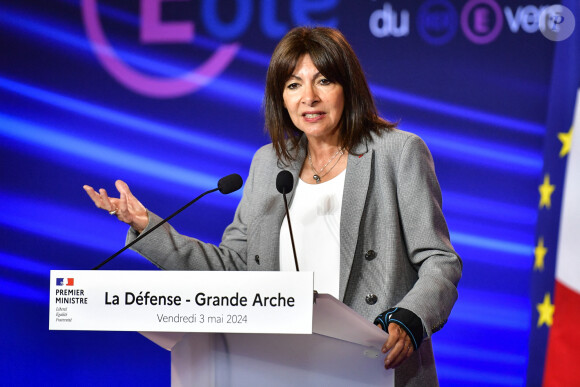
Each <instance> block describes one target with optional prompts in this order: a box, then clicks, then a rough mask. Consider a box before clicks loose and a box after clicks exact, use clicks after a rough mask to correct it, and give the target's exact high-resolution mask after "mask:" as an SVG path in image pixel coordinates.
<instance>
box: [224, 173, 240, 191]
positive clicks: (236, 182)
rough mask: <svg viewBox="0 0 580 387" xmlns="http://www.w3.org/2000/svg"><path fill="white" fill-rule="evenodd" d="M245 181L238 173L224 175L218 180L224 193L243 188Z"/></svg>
mask: <svg viewBox="0 0 580 387" xmlns="http://www.w3.org/2000/svg"><path fill="white" fill-rule="evenodd" d="M243 184H244V181H243V180H242V177H241V176H240V175H238V174H237V173H232V174H231V175H227V176H224V177H222V178H221V179H220V181H218V190H219V191H220V192H221V193H223V194H229V193H232V192H234V191H237V190H239V189H240V188H242V185H243Z"/></svg>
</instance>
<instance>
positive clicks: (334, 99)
mask: <svg viewBox="0 0 580 387" xmlns="http://www.w3.org/2000/svg"><path fill="white" fill-rule="evenodd" d="M282 97H283V98H284V107H285V108H286V110H288V114H289V115H290V119H292V122H293V123H294V125H295V126H296V127H297V128H298V129H300V130H301V131H302V132H304V134H306V136H307V137H308V139H309V140H313V139H319V140H323V141H324V140H329V139H332V138H338V133H339V132H338V129H339V125H340V121H341V118H342V111H343V110H344V92H343V90H342V86H341V85H340V84H338V83H334V82H331V81H329V80H328V79H326V78H325V77H324V76H323V75H322V74H321V73H320V72H319V71H318V69H317V68H316V66H314V63H312V60H311V59H310V55H308V54H306V55H304V56H302V57H301V58H300V59H299V60H298V63H296V68H295V69H294V72H293V73H292V75H290V77H289V78H288V80H287V81H286V83H285V84H284V92H283V94H282Z"/></svg>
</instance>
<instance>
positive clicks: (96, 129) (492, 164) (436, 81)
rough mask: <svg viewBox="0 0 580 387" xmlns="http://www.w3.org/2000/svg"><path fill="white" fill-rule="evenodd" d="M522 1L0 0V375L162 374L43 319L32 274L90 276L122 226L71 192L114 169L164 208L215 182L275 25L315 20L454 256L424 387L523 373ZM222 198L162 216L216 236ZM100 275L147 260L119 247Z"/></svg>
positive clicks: (530, 11) (526, 188)
mask: <svg viewBox="0 0 580 387" xmlns="http://www.w3.org/2000/svg"><path fill="white" fill-rule="evenodd" d="M411 3H412V4H411ZM540 4H543V3H541V2H539V1H535V0H528V1H527V2H525V3H522V2H521V1H507V0H470V1H467V2H465V1H448V0H424V1H423V0H422V1H416V2H405V1H391V2H390V3H389V2H382V1H375V0H357V1H356V2H355V1H340V0H317V1H315V0H255V1H252V0H176V1H169V0H167V1H163V0H141V1H137V0H124V1H119V0H101V1H97V0H82V1H79V0H52V1H46V0H3V1H2V3H1V4H0V20H1V23H0V25H1V26H2V33H1V38H0V39H1V40H0V41H1V44H2V46H1V47H2V53H1V54H0V55H1V57H0V157H1V159H0V160H1V164H0V165H1V166H0V179H1V183H0V241H1V244H0V273H1V274H0V302H1V310H2V316H3V318H2V319H1V320H0V330H1V331H2V332H3V334H2V337H3V339H2V353H3V360H2V361H1V362H0V375H1V376H0V384H5V385H55V386H56V385H62V384H63V383H64V384H67V385H93V386H96V385H111V384H112V385H167V384H168V383H169V378H170V374H169V373H170V369H169V353H168V352H166V351H164V350H161V349H158V348H157V347H156V346H155V345H154V344H152V343H150V342H148V341H147V340H146V339H144V338H143V337H141V336H139V335H138V334H136V333H115V332H60V331H58V332H57V331H49V330H48V288H49V280H48V278H49V270H51V269H88V268H91V267H93V266H95V265H96V264H97V263H99V262H101V261H102V260H103V259H104V258H106V257H107V256H109V255H110V254H111V253H112V252H114V251H116V250H117V249H119V248H120V247H121V246H122V245H123V243H124V237H125V232H126V227H124V226H123V225H122V224H119V222H117V221H116V220H115V219H114V218H113V217H110V216H109V215H107V214H106V213H105V212H103V211H99V210H97V209H95V207H94V206H93V204H92V203H91V201H90V200H89V198H88V197H87V196H86V195H85V193H84V191H83V190H82V185H83V184H89V185H92V186H94V187H105V188H107V189H108V191H109V192H115V189H114V185H113V183H114V181H115V179H119V178H120V179H123V180H125V181H126V182H127V183H128V184H129V186H130V187H131V188H132V190H133V192H134V194H135V195H136V196H137V197H138V198H139V199H140V200H141V201H142V202H143V203H145V205H146V206H147V207H148V208H150V209H151V210H153V211H154V212H156V213H158V214H160V215H162V216H163V215H164V216H167V215H169V214H170V213H172V212H173V211H174V210H176V209H177V208H178V207H180V206H181V205H182V204H185V203H186V202H188V201H189V200H191V199H192V198H193V197H195V196H197V195H198V194H199V193H201V192H202V191H205V190H207V189H211V188H213V187H215V184H216V182H217V180H218V179H219V178H220V177H222V176H224V175H227V174H230V173H239V174H240V175H241V176H242V177H246V176H247V172H248V168H249V164H250V161H251V157H252V154H253V152H254V151H255V150H257V149H258V147H259V146H261V145H263V144H265V143H267V142H268V138H267V136H266V135H265V133H264V129H263V115H262V111H261V101H262V93H263V86H264V78H265V72H266V68H267V64H268V60H269V55H270V53H271V52H272V50H273V48H274V46H275V44H276V42H277V40H278V39H279V38H280V37H281V36H282V35H283V34H284V33H285V32H286V31H287V30H288V29H289V28H291V27H293V26H295V25H314V24H322V25H330V26H334V27H338V28H340V29H341V30H342V31H343V33H344V34H345V35H346V37H347V38H348V39H349V41H350V42H351V43H352V45H353V47H354V49H355V51H356V52H357V54H358V55H359V57H360V60H361V62H362V64H363V67H364V69H365V71H366V73H367V77H368V81H369V83H370V85H371V88H372V91H373V93H374V95H375V97H376V102H377V105H378V107H379V110H380V112H381V114H382V115H383V116H384V117H385V118H388V119H391V120H399V119H400V120H401V123H400V128H401V129H404V130H408V131H411V132H414V133H416V134H418V135H420V136H421V137H422V138H423V139H424V140H425V141H426V143H427V145H428V146H429V147H430V149H431V151H432V153H433V156H434V159H435V163H436V169H437V174H438V177H439V179H440V183H441V187H442V190H443V197H444V212H445V215H446V218H447V220H448V223H449V227H450V231H451V238H452V242H453V244H454V246H455V247H456V249H457V251H458V252H459V254H460V255H461V256H462V258H463V260H464V274H463V278H462V280H461V283H460V285H459V294H460V296H459V301H458V302H457V304H456V306H455V309H454V310H453V312H452V314H451V317H450V319H449V323H448V324H447V325H446V327H445V329H443V330H442V331H441V332H438V333H437V334H435V335H434V337H433V342H434V347H435V356H436V361H437V365H438V372H439V376H440V381H441V384H442V385H444V386H451V385H462V386H465V385H470V384H473V385H475V384H479V383H482V382H483V383H484V384H485V385H498V386H512V385H522V384H524V382H525V375H526V364H527V353H528V335H529V331H530V313H531V307H530V301H529V276H530V271H531V267H532V257H533V248H534V243H535V242H534V232H535V222H536V209H537V206H538V191H537V186H538V185H539V184H540V182H541V171H542V146H543V140H544V133H545V119H546V110H547V105H548V103H547V102H548V101H547V91H548V87H549V83H550V78H551V68H552V53H553V50H554V47H555V45H556V44H557V43H554V42H552V41H550V40H548V39H546V38H545V37H544V36H543V35H542V34H541V33H540V32H539V31H538V16H539V12H540ZM170 22H172V23H173V24H170ZM272 184H274V182H272ZM239 199H240V194H239V193H235V194H232V195H229V196H221V195H218V194H214V196H208V197H207V198H204V199H203V202H200V203H198V204H197V205H196V206H195V207H194V208H191V209H189V210H188V211H187V212H186V213H184V214H182V215H181V216H180V217H179V218H176V219H175V220H174V221H173V222H172V223H173V225H174V226H175V227H177V228H178V229H179V230H180V231H182V232H183V233H185V234H188V235H193V236H197V237H199V238H200V239H202V240H206V241H209V242H215V243H218V242H219V240H220V237H221V233H222V231H223V229H224V227H225V226H226V225H227V224H228V223H229V221H230V220H231V219H232V216H233V212H234V210H235V207H236V204H237V201H238V200H239ZM107 268H108V269H132V270H139V269H145V270H150V269H154V267H153V266H152V265H151V264H149V263H148V262H146V261H145V260H144V259H143V258H140V257H139V256H137V255H136V254H134V253H133V252H126V253H124V254H123V255H122V256H120V257H118V258H117V259H116V260H114V261H113V262H111V263H110V264H108V266H107Z"/></svg>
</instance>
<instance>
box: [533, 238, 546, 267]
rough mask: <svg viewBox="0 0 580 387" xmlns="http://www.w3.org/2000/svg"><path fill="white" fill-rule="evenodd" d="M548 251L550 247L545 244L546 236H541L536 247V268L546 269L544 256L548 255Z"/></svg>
mask: <svg viewBox="0 0 580 387" xmlns="http://www.w3.org/2000/svg"><path fill="white" fill-rule="evenodd" d="M547 252H548V249H547V248H546V247H545V246H544V238H543V237H541V238H540V239H539V240H538V245H537V246H536V248H535V249H534V257H535V260H534V270H539V271H542V270H544V257H545V256H546V253H547Z"/></svg>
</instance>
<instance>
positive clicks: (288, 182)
mask: <svg viewBox="0 0 580 387" xmlns="http://www.w3.org/2000/svg"><path fill="white" fill-rule="evenodd" d="M292 188H294V177H293V176H292V174H291V173H290V172H288V171H280V173H278V176H277V177H276V189H277V190H278V192H280V193H281V194H284V193H289V192H290V191H292Z"/></svg>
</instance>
